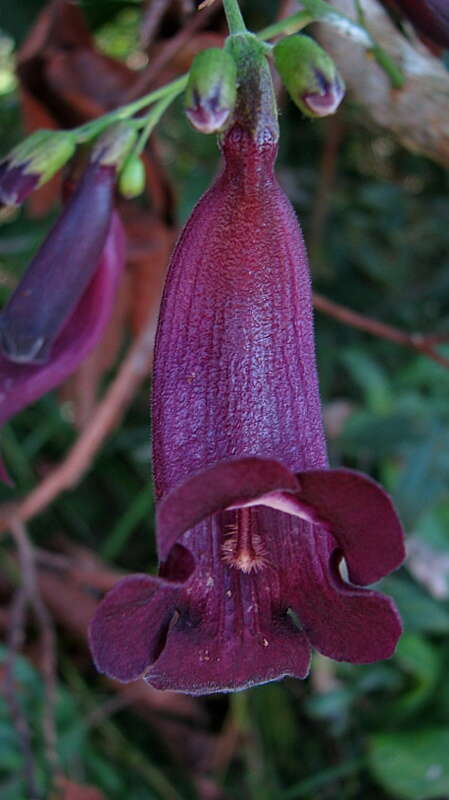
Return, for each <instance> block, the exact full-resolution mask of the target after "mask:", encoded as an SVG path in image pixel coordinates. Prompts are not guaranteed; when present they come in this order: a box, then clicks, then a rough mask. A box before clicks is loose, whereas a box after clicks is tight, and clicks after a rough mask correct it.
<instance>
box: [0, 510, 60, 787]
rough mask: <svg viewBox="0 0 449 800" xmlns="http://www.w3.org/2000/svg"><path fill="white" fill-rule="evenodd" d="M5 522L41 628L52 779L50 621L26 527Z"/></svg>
mask: <svg viewBox="0 0 449 800" xmlns="http://www.w3.org/2000/svg"><path fill="white" fill-rule="evenodd" d="M8 524H9V529H10V531H11V534H12V536H13V538H14V541H15V543H16V546H17V551H18V555H19V563H20V570H21V588H22V589H23V592H24V595H25V601H26V603H29V604H30V606H31V608H32V609H33V611H34V613H35V615H36V618H37V621H38V624H39V629H40V638H41V644H42V677H43V681H44V687H45V704H44V712H43V722H42V727H43V734H44V741H45V751H46V757H47V762H48V766H49V769H50V775H51V780H52V782H53V779H54V778H55V774H56V772H57V769H58V766H59V764H58V756H57V750H56V726H55V705H56V643H55V634H54V629H53V622H52V619H51V617H50V614H49V613H48V610H47V608H46V607H45V605H44V603H43V602H42V597H41V595H40V592H39V588H38V584H37V574H36V566H35V559H34V551H33V546H32V544H31V542H30V540H29V538H28V535H27V532H26V530H25V527H24V525H23V524H22V522H20V520H18V519H17V518H16V517H11V518H10V520H9V523H8Z"/></svg>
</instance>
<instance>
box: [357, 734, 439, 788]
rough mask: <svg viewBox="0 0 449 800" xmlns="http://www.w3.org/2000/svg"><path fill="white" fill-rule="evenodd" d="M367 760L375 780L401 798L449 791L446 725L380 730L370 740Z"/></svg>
mask: <svg viewBox="0 0 449 800" xmlns="http://www.w3.org/2000/svg"><path fill="white" fill-rule="evenodd" d="M369 762H370V766H371V769H372V771H373V774H374V776H375V777H376V779H377V780H378V781H379V783H380V784H381V785H382V786H383V787H384V788H385V789H386V790H387V791H389V792H391V793H392V794H393V796H394V797H399V798H403V800H427V799H429V800H430V798H443V797H447V796H448V794H449V728H430V729H425V728H423V729H421V730H415V731H405V732H400V733H380V734H377V735H375V736H372V737H371V739H370V751H369Z"/></svg>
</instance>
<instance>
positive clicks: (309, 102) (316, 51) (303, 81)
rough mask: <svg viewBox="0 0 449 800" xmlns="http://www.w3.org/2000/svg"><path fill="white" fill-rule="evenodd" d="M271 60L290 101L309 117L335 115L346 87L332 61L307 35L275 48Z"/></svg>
mask: <svg viewBox="0 0 449 800" xmlns="http://www.w3.org/2000/svg"><path fill="white" fill-rule="evenodd" d="M274 59H275V63H276V67H277V70H278V72H279V74H280V76H281V78H282V81H283V83H284V85H285V87H286V89H287V91H288V93H289V95H290V97H291V98H292V100H293V102H294V103H295V104H296V105H297V106H298V108H300V109H301V111H302V112H303V113H304V114H306V115H307V116H309V117H325V116H327V115H328V114H334V113H335V111H336V110H337V108H338V106H339V105H340V103H341V101H342V99H343V97H344V93H345V85H344V82H343V79H342V77H341V76H340V75H339V73H338V71H337V68H336V66H335V64H334V62H333V60H332V58H331V57H330V56H329V55H328V54H327V53H326V51H325V50H323V48H322V47H320V46H319V45H318V44H317V43H316V42H315V40H314V39H311V38H310V37H309V36H302V35H294V36H287V37H286V38H285V39H282V41H280V42H279V43H278V44H277V45H276V46H275V47H274Z"/></svg>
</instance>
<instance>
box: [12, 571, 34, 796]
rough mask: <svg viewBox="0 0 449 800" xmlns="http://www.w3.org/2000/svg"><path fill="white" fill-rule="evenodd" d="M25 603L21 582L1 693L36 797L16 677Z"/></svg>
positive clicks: (27, 782) (31, 792)
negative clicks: (2, 692)
mask: <svg viewBox="0 0 449 800" xmlns="http://www.w3.org/2000/svg"><path fill="white" fill-rule="evenodd" d="M27 605H28V596H27V590H26V587H25V585H24V583H22V585H21V586H19V588H18V589H17V591H16V592H15V594H14V597H13V600H12V604H11V609H10V621H9V630H8V636H7V647H8V651H7V653H8V654H7V658H6V662H5V677H4V696H5V700H6V703H7V706H8V708H9V713H10V715H11V720H12V724H13V726H14V730H15V731H16V733H17V739H18V742H19V747H20V750H21V752H22V758H23V767H24V769H23V777H24V781H25V787H26V797H27V800H39V792H38V788H37V783H36V764H35V762H34V757H33V750H32V746H31V735H30V728H29V725H28V720H27V718H26V716H25V713H24V710H23V708H22V705H21V702H20V699H19V696H18V691H17V683H16V679H15V667H16V661H17V654H18V653H19V651H20V649H21V647H22V644H23V642H24V639H25V623H26V609H27Z"/></svg>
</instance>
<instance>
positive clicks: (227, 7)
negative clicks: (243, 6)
mask: <svg viewBox="0 0 449 800" xmlns="http://www.w3.org/2000/svg"><path fill="white" fill-rule="evenodd" d="M223 8H224V11H225V14H226V20H227V23H228V28H229V33H230V34H233V33H247V30H246V25H245V22H244V20H243V17H242V12H241V11H240V6H239V4H238V0H223Z"/></svg>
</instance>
